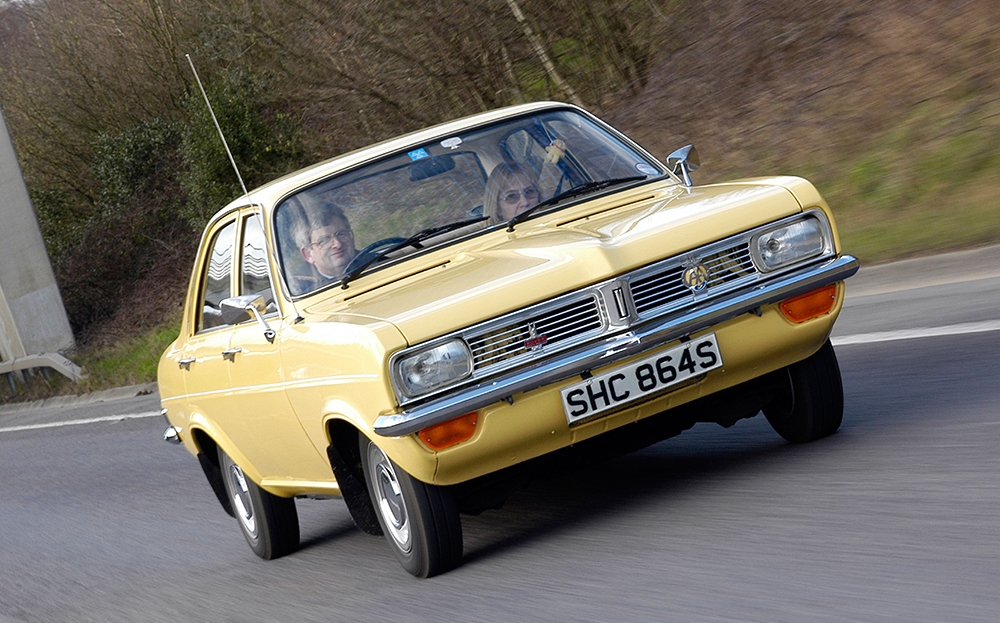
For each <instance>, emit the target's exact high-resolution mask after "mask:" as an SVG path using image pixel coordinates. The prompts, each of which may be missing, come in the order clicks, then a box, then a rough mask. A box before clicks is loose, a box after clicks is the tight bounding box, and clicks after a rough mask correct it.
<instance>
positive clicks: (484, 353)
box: [466, 297, 604, 371]
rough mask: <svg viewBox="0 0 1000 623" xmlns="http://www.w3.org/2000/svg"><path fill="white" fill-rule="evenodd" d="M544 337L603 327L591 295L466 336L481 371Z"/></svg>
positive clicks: (547, 340)
mask: <svg viewBox="0 0 1000 623" xmlns="http://www.w3.org/2000/svg"><path fill="white" fill-rule="evenodd" d="M532 326H534V328H535V332H534V337H542V336H544V339H545V342H544V344H545V345H549V344H555V343H559V342H563V341H566V340H571V339H574V338H578V337H581V336H586V335H587V334H589V333H593V332H595V331H600V330H601V329H602V328H603V327H604V324H603V321H602V319H601V313H600V309H599V307H598V305H597V301H596V300H595V299H594V298H593V297H587V298H585V299H581V300H578V301H574V302H573V303H571V304H569V305H564V306H562V307H559V308H557V309H554V310H547V311H545V312H543V313H539V314H536V315H532V316H529V317H527V318H522V319H519V320H518V321H517V322H515V323H514V324H512V325H507V326H505V327H497V328H495V329H493V330H490V331H487V332H485V333H482V334H480V335H470V336H467V338H466V340H467V341H468V343H469V347H470V348H471V349H472V360H473V368H474V370H476V371H480V370H482V369H485V368H489V367H492V366H495V365H497V364H501V363H505V362H507V361H509V360H511V359H514V358H517V357H522V356H525V355H527V354H529V353H530V352H531V351H530V350H529V349H528V347H527V345H526V342H528V341H529V340H530V339H531V338H532V333H531V327H532Z"/></svg>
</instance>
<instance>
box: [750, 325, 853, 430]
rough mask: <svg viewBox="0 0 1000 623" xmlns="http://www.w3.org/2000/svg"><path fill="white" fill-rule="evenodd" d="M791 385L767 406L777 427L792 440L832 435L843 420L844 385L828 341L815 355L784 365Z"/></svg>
mask: <svg viewBox="0 0 1000 623" xmlns="http://www.w3.org/2000/svg"><path fill="white" fill-rule="evenodd" d="M784 372H785V374H787V375H788V386H787V388H786V389H785V390H783V391H782V392H781V394H780V395H779V396H778V397H777V398H775V399H774V400H773V401H771V403H769V404H768V405H767V406H765V407H764V415H765V416H766V417H767V421H768V422H770V423H771V426H772V427H774V430H775V431H776V432H777V433H778V434H779V435H781V436H782V437H784V438H785V439H787V440H788V441H790V442H792V443H803V442H806V441H813V440H814V439H819V438H820V437H826V436H827V435H831V434H833V433H834V432H836V431H837V429H838V428H840V423H841V422H842V421H843V419H844V386H843V384H842V383H841V380H840V366H838V365H837V356H836V355H835V354H834V352H833V345H832V344H831V343H830V341H829V340H827V342H826V343H825V344H823V346H822V347H821V348H820V349H819V350H818V351H816V353H815V354H813V355H812V356H810V357H808V358H806V359H803V360H802V361H800V362H798V363H794V364H792V365H790V366H788V367H787V368H785V371H784Z"/></svg>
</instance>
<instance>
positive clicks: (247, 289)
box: [240, 214, 277, 312]
mask: <svg viewBox="0 0 1000 623" xmlns="http://www.w3.org/2000/svg"><path fill="white" fill-rule="evenodd" d="M266 244H267V242H266V241H265V239H264V232H263V231H262V230H261V228H260V219H259V218H258V217H257V216H256V215H254V214H251V215H250V216H248V217H246V218H244V219H243V251H242V252H241V253H240V294H263V295H264V301H265V302H266V303H267V311H268V312H273V311H277V307H275V304H274V292H272V291H271V282H270V281H269V280H268V278H267V247H266Z"/></svg>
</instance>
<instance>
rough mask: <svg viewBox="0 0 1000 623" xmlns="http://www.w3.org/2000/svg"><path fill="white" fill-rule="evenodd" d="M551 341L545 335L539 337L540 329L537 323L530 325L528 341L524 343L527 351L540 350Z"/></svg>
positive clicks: (530, 323)
mask: <svg viewBox="0 0 1000 623" xmlns="http://www.w3.org/2000/svg"><path fill="white" fill-rule="evenodd" d="M548 341H549V338H548V337H547V336H545V335H538V328H537V327H536V326H535V323H533V322H529V323H528V339H527V340H525V341H524V348H525V349H526V350H538V349H540V348H541V347H542V346H545V344H546V343H547V342H548Z"/></svg>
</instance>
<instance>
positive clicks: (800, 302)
mask: <svg viewBox="0 0 1000 623" xmlns="http://www.w3.org/2000/svg"><path fill="white" fill-rule="evenodd" d="M836 300H837V286H836V284H834V285H829V286H824V287H822V288H820V289H818V290H813V291H812V292H807V293H805V294H802V295H800V296H796V297H795V298H791V299H788V300H787V301H785V302H784V303H782V304H781V313H783V314H784V315H785V317H786V318H788V319H789V320H791V321H792V322H805V321H806V320H809V319H810V318H815V317H817V316H822V315H823V314H825V313H827V312H829V311H830V310H831V309H833V304H834V302H836Z"/></svg>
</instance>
